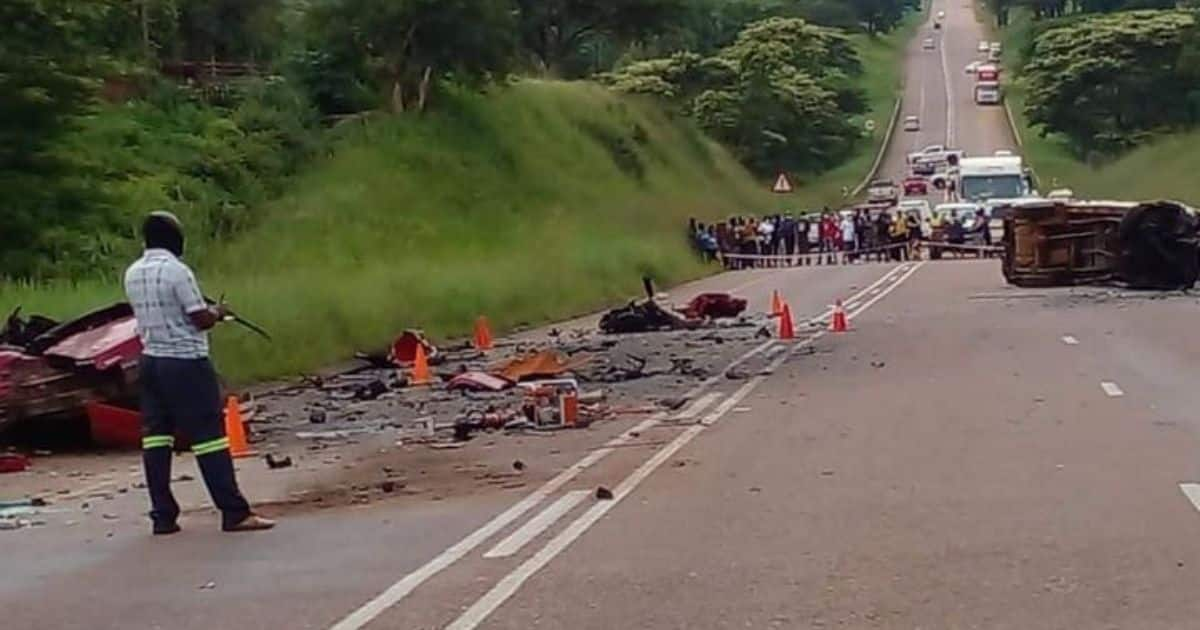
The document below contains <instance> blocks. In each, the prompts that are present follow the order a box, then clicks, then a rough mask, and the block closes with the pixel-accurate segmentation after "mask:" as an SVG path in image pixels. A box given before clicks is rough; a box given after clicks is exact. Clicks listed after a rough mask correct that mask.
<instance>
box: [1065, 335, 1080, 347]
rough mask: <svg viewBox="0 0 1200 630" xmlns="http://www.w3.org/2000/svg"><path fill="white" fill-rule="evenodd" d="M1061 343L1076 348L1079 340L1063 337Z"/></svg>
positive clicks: (1069, 336)
mask: <svg viewBox="0 0 1200 630" xmlns="http://www.w3.org/2000/svg"><path fill="white" fill-rule="evenodd" d="M1062 342H1063V343H1065V344H1067V345H1068V346H1078V345H1079V340H1078V339H1076V338H1074V337H1072V336H1071V335H1063V338H1062Z"/></svg>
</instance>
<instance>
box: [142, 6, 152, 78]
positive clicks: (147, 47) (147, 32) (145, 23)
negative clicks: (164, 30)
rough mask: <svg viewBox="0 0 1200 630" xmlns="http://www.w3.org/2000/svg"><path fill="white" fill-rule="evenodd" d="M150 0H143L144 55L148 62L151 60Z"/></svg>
mask: <svg viewBox="0 0 1200 630" xmlns="http://www.w3.org/2000/svg"><path fill="white" fill-rule="evenodd" d="M149 2H150V0H142V2H141V12H142V57H144V58H145V60H146V63H149V62H150V8H149V7H148V6H147V5H148V4H149Z"/></svg>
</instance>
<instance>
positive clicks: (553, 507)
mask: <svg viewBox="0 0 1200 630" xmlns="http://www.w3.org/2000/svg"><path fill="white" fill-rule="evenodd" d="M590 494H591V492H590V491H588V490H572V491H571V492H568V493H566V494H564V495H562V496H561V497H559V498H558V500H557V501H555V502H554V503H551V504H550V505H549V506H548V507H547V508H546V509H544V510H542V511H541V513H539V514H538V515H537V516H535V517H533V518H531V519H529V521H527V522H526V523H525V524H524V525H522V526H521V529H518V530H517V531H515V532H513V533H512V534H509V536H508V538H505V539H504V540H501V541H500V542H499V543H497V544H496V546H495V547H492V549H491V550H490V551H488V552H487V553H485V554H483V557H484V558H507V557H509V556H511V555H513V554H515V553H517V552H518V551H520V550H521V547H524V546H525V545H526V544H527V543H529V541H531V540H533V539H534V538H537V537H538V535H539V534H541V533H542V532H544V531H546V529H548V528H549V527H550V526H551V525H553V524H554V523H555V522H557V521H558V519H560V518H562V517H563V516H565V515H566V514H567V512H570V511H571V510H573V509H575V506H576V505H579V503H580V502H581V501H583V499H584V498H585V497H587V496H588V495H590Z"/></svg>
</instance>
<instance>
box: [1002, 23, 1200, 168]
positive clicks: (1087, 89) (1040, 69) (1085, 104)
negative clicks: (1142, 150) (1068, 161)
mask: <svg viewBox="0 0 1200 630" xmlns="http://www.w3.org/2000/svg"><path fill="white" fill-rule="evenodd" d="M1035 32H1036V34H1035V36H1034V37H1033V39H1032V41H1031V44H1030V46H1029V49H1028V50H1027V51H1025V56H1026V58H1027V59H1028V62H1027V63H1026V64H1025V65H1024V66H1023V68H1022V75H1021V80H1022V81H1024V82H1025V84H1026V85H1027V87H1028V96H1027V99H1026V102H1025V112H1026V115H1027V117H1028V119H1029V121H1030V122H1031V123H1033V124H1035V125H1038V126H1040V130H1041V132H1042V133H1043V134H1048V133H1056V134H1060V135H1061V136H1062V137H1064V138H1065V139H1066V140H1067V142H1068V144H1069V146H1070V147H1071V148H1072V149H1073V150H1074V152H1075V153H1076V155H1077V156H1078V157H1080V158H1083V159H1087V160H1089V161H1095V160H1099V159H1104V158H1105V157H1107V156H1111V155H1115V154H1118V153H1120V152H1122V151H1125V150H1128V149H1130V148H1133V147H1135V146H1137V145H1140V144H1143V143H1145V142H1147V141H1148V140H1150V139H1152V138H1153V137H1154V136H1155V135H1157V134H1164V133H1172V132H1174V131H1178V130H1181V129H1186V128H1190V127H1193V126H1195V125H1196V124H1197V123H1200V20H1198V19H1197V14H1196V12H1195V11H1191V10H1180V9H1169V10H1137V11H1118V12H1114V13H1109V14H1086V15H1082V16H1075V17H1072V18H1064V19H1057V20H1047V21H1046V22H1045V23H1044V24H1042V25H1040V26H1039V28H1038V29H1036V31H1035Z"/></svg>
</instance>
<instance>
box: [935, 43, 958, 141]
mask: <svg viewBox="0 0 1200 630" xmlns="http://www.w3.org/2000/svg"><path fill="white" fill-rule="evenodd" d="M938 49H939V51H940V52H941V56H942V77H943V78H944V79H945V81H944V82H945V84H946V147H947V148H953V147H954V135H955V134H954V93H953V90H952V88H951V81H950V64H949V63H948V62H947V61H946V34H945V30H943V31H942V38H941V45H940V46H938Z"/></svg>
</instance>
